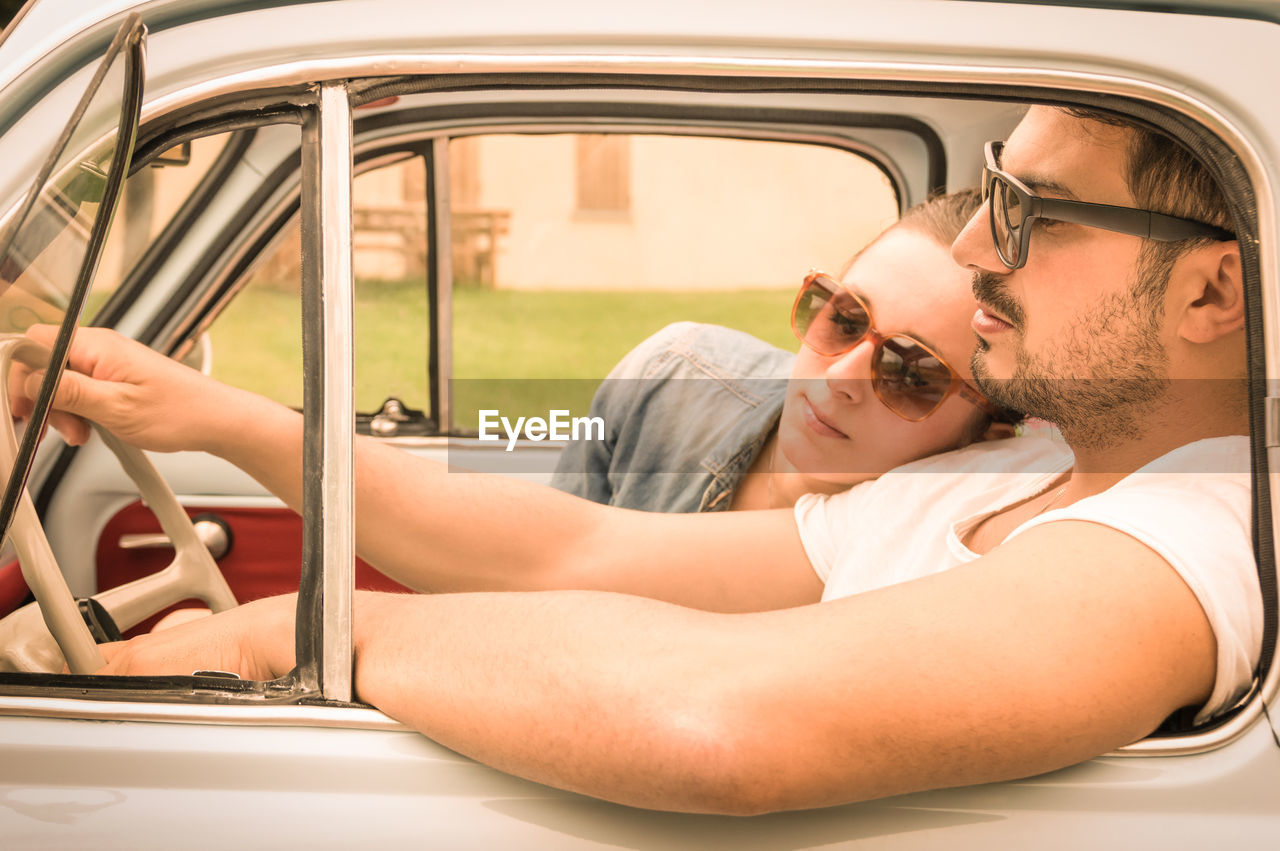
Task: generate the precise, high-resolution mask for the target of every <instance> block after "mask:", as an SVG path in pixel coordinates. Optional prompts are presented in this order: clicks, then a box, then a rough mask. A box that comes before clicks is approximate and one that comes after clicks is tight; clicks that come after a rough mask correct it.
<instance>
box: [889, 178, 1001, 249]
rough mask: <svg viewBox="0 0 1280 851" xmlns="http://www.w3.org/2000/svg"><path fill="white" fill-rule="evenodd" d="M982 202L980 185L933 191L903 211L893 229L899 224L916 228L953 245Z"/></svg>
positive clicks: (939, 240) (947, 244) (945, 243)
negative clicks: (941, 192) (954, 189)
mask: <svg viewBox="0 0 1280 851" xmlns="http://www.w3.org/2000/svg"><path fill="white" fill-rule="evenodd" d="M981 206H982V194H981V193H979V192H978V190H977V189H961V190H960V191H959V192H949V193H947V194H945V195H933V196H931V197H929V198H926V199H925V200H924V201H921V202H920V203H919V204H916V205H915V206H914V207H912V208H911V209H909V210H907V211H906V212H905V213H903V214H902V218H900V219H898V221H897V223H895V224H894V225H893V227H891V228H889V230H893V228H896V227H909V228H914V229H916V230H918V231H921V232H922V233H925V234H927V235H928V236H931V237H933V238H934V239H936V240H937V241H938V242H939V243H941V244H942V245H946V246H950V245H951V243H953V242H955V241H956V237H958V236H959V235H960V231H962V230H964V226H965V225H967V224H968V223H969V219H971V218H973V214H974V213H976V212H978V208H979V207H981ZM886 233H887V231H886Z"/></svg>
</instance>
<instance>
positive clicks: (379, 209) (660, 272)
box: [208, 133, 898, 436]
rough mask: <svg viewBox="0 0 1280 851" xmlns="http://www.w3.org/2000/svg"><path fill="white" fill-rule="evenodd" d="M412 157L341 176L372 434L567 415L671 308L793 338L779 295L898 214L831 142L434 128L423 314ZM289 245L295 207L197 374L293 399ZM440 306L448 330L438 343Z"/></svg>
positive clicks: (424, 234) (360, 404) (886, 190)
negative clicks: (444, 297)
mask: <svg viewBox="0 0 1280 851" xmlns="http://www.w3.org/2000/svg"><path fill="white" fill-rule="evenodd" d="M431 167H432V163H431V157H430V153H429V147H426V146H424V147H414V146H409V148H408V149H401V150H389V151H384V152H376V151H375V152H372V153H368V154H366V155H365V156H364V157H362V158H361V159H360V160H359V162H358V165H357V175H356V177H355V181H354V188H353V211H352V212H353V224H354V242H353V253H354V258H353V259H354V270H355V338H356V350H355V383H356V387H355V397H356V410H357V412H358V414H359V417H360V421H361V428H362V430H365V431H371V432H372V433H374V434H378V435H383V436H404V435H408V434H458V435H467V434H472V433H474V432H475V431H476V428H477V425H478V412H479V411H480V410H482V409H498V410H502V411H504V413H505V412H508V411H511V412H513V413H514V414H515V415H517V416H522V415H534V414H536V413H544V414H545V412H546V411H548V410H550V409H552V408H563V409H568V410H571V411H574V412H583V413H585V411H586V407H587V406H588V405H589V403H590V399H591V395H592V393H593V392H594V390H595V387H596V385H597V384H598V382H599V380H600V379H601V378H603V377H604V376H605V375H606V374H607V373H608V371H609V370H610V368H611V367H612V366H613V365H614V364H615V363H616V362H617V361H618V360H619V359H620V358H621V357H622V356H623V355H624V354H626V352H627V351H629V350H630V349H631V348H632V347H634V346H635V345H636V344H638V343H639V342H641V341H642V340H644V339H645V338H646V337H648V336H649V335H651V334H653V333H654V332H656V331H658V330H659V329H661V328H662V327H663V326H665V325H667V324H669V323H672V322H676V321H680V320H694V321H702V322H714V323H719V324H724V325H729V326H731V327H735V328H740V329H742V330H745V331H748V332H749V333H752V334H754V335H756V336H758V337H760V338H761V339H764V340H766V341H768V342H771V343H773V344H775V345H778V346H781V347H783V348H788V349H794V348H795V341H794V338H793V337H792V335H791V332H790V330H789V327H788V325H787V312H788V310H789V309H790V304H791V299H792V298H793V296H794V294H795V287H796V286H797V285H798V282H799V281H800V279H801V278H802V277H803V276H804V274H805V272H806V271H808V269H809V268H810V267H815V268H824V269H828V270H833V271H837V272H838V271H839V269H840V268H841V267H842V266H843V265H844V263H845V261H846V260H847V259H848V257H849V256H850V255H851V254H852V253H853V252H855V251H856V250H857V249H858V248H860V247H861V246H862V245H864V244H865V243H866V242H867V241H868V240H869V239H870V238H871V236H872V235H873V234H875V233H878V232H879V231H880V230H881V229H882V228H883V227H884V226H885V225H886V224H888V223H889V222H891V221H893V220H894V219H895V218H896V216H897V211H898V200H897V190H896V188H895V187H894V186H893V185H892V184H891V182H890V181H889V179H888V178H887V177H886V176H885V174H884V173H883V172H882V171H881V170H880V169H879V168H878V167H876V166H875V165H874V164H873V163H871V162H870V161H869V160H867V159H866V158H864V157H862V156H860V155H858V154H855V153H853V152H851V151H847V150H842V149H838V148H833V147H827V146H820V145H812V144H799V143H793V142H771V141H759V140H747V139H732V138H712V137H700V136H674V135H660V134H624V133H616V134H580V133H549V134H536V135H534V134H510V133H502V134H474V135H468V136H459V137H456V138H453V139H450V140H449V142H448V172H447V174H448V183H449V191H448V198H449V210H448V213H449V216H448V219H449V221H448V226H449V232H450V249H451V250H450V258H449V259H450V261H451V262H450V264H449V265H450V267H451V269H452V275H451V282H452V287H451V288H450V292H449V307H448V309H447V311H446V315H445V316H444V317H443V319H440V317H438V316H437V311H438V310H439V309H440V308H439V304H438V303H437V304H434V305H433V303H432V299H433V297H432V289H433V285H432V274H431V273H432V264H433V263H434V261H433V259H432V258H431V257H430V256H429V245H430V244H431V222H430V215H431V209H430V207H431V205H430V204H429V203H428V195H429V192H428V173H429V170H430V169H431ZM744 199H745V201H744ZM300 258H301V249H300V229H299V226H298V224H297V222H296V221H295V222H294V223H293V224H292V225H291V226H290V227H288V228H286V229H285V231H284V232H283V233H281V234H280V235H279V236H278V237H277V238H276V240H275V241H274V244H273V247H272V248H271V250H270V251H268V252H267V253H266V254H265V255H263V256H262V257H261V258H260V259H259V260H258V262H257V263H256V265H255V266H254V269H253V271H252V273H251V274H250V275H249V277H248V279H247V281H246V282H245V283H244V284H243V286H242V287H241V288H240V289H239V292H238V294H237V295H236V296H235V298H234V299H232V300H231V302H230V303H229V305H228V306H227V307H225V308H224V309H223V310H222V312H221V313H220V314H219V315H218V317H217V319H216V320H215V321H214V322H213V323H212V324H211V325H210V326H209V328H208V331H209V336H210V340H211V342H212V352H213V354H212V363H211V372H212V374H213V376H214V377H216V378H218V379H219V380H222V381H226V382H228V383H231V384H235V385H238V386H241V387H246V388H248V389H251V390H254V391H256V392H259V393H262V394H264V395H266V396H269V397H271V398H273V399H275V400H277V401H279V402H282V403H284V404H287V405H289V406H291V407H295V408H301V406H302V377H301V376H302V344H301V337H300V335H299V334H298V328H299V327H300V323H301V315H300V312H299V311H300V306H299V305H300V300H299V287H300V281H301V259H300ZM437 300H438V296H437ZM438 321H444V322H446V323H447V327H448V330H449V334H448V339H447V340H440V341H438V343H437V342H436V341H433V334H432V329H433V328H434V327H436V325H437V322H438ZM439 346H444V347H446V348H447V352H445V353H444V354H443V356H442V353H441V352H440V350H439ZM436 373H440V377H439V379H438V384H439V385H440V387H441V388H442V389H444V390H445V392H447V393H448V394H449V399H448V403H447V405H446V409H447V410H448V411H449V412H450V414H449V415H448V421H447V422H444V421H442V419H441V409H440V400H439V395H438V394H437V391H436V389H435V386H434V385H433V383H432V378H431V376H432V375H433V374H436Z"/></svg>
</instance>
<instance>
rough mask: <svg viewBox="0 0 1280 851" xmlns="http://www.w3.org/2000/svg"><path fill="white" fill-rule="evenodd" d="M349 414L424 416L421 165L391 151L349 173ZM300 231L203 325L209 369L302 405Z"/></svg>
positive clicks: (293, 230)
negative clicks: (392, 407)
mask: <svg viewBox="0 0 1280 851" xmlns="http://www.w3.org/2000/svg"><path fill="white" fill-rule="evenodd" d="M353 207H354V209H353V214H354V221H355V240H354V255H355V256H354V261H355V276H356V283H355V338H356V353H355V383H356V388H355V389H356V410H357V411H359V412H361V413H365V414H369V413H374V412H376V411H378V410H379V409H381V408H382V407H383V403H384V402H385V401H386V400H387V399H388V398H395V399H398V400H399V401H400V403H401V405H402V407H403V408H404V409H406V410H408V411H410V412H412V411H422V412H424V414H429V413H430V384H429V380H428V375H427V358H428V352H429V346H430V339H431V336H430V320H429V313H428V307H427V282H426V263H427V257H426V246H427V210H426V167H425V163H424V161H423V159H422V158H421V157H419V156H416V155H404V154H399V155H394V156H391V157H388V158H386V159H384V160H381V161H379V162H377V163H375V164H374V166H373V167H372V168H369V169H368V170H363V171H362V172H361V173H360V174H358V175H357V176H356V179H355V187H354V195H353ZM301 259H302V253H301V237H300V230H299V225H298V224H297V222H296V221H295V223H294V224H293V225H291V226H290V227H289V228H288V229H287V230H286V232H285V233H284V234H283V235H282V236H281V237H280V238H279V239H278V240H277V241H276V243H275V245H274V247H273V248H272V250H271V251H270V252H269V254H268V255H267V256H266V257H264V258H263V259H262V260H261V261H260V262H259V263H258V264H257V266H256V267H255V269H254V271H253V273H252V275H251V276H250V278H249V281H248V282H247V283H246V284H245V285H244V287H243V288H242V289H241V290H240V292H239V293H238V294H237V295H236V297H235V298H234V299H233V301H232V302H231V304H230V305H229V306H228V307H226V308H225V309H224V310H223V311H222V313H221V314H220V315H219V316H218V318H217V319H216V320H215V321H214V323H213V324H212V326H210V328H209V335H210V338H211V340H212V349H213V352H214V356H213V370H212V371H213V375H214V377H216V378H218V379H219V380H221V381H225V382H227V383H229V384H235V385H237V386H240V387H245V388H248V389H250V390H253V391H255V392H258V393H262V394H263V395H265V396H268V397H270V398H272V399H275V400H276V401H278V402H282V403H284V404H286V405H289V406H291V407H294V408H301V407H302V338H301V333H300V329H301V327H302V314H301V306H300V305H301V285H302V283H301V282H302V271H301Z"/></svg>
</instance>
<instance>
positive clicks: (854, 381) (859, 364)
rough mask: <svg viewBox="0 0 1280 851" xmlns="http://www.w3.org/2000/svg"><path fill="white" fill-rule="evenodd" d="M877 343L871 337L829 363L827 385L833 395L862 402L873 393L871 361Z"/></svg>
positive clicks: (833, 358)
mask: <svg viewBox="0 0 1280 851" xmlns="http://www.w3.org/2000/svg"><path fill="white" fill-rule="evenodd" d="M875 349H876V345H875V343H874V342H872V340H871V339H870V337H869V336H868V337H867V338H866V339H864V340H862V341H861V342H860V343H858V345H856V346H854V347H853V348H852V349H850V350H849V351H847V352H845V353H844V354H842V355H837V356H834V357H832V358H831V361H830V363H828V364H827V371H826V375H825V376H824V377H825V378H826V381H827V387H828V389H830V390H831V393H832V395H834V396H836V397H839V398H842V399H845V400H846V401H849V402H861V401H862V400H863V399H864V398H866V396H867V395H868V394H869V393H871V377H872V376H871V361H872V358H873V357H874V355H875Z"/></svg>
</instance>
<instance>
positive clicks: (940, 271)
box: [843, 228, 977, 369]
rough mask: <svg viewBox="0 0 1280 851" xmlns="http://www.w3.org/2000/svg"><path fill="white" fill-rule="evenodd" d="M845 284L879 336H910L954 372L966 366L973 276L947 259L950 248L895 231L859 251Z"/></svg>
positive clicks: (905, 231) (909, 231)
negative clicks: (867, 312)
mask: <svg viewBox="0 0 1280 851" xmlns="http://www.w3.org/2000/svg"><path fill="white" fill-rule="evenodd" d="M843 283H844V284H845V285H846V286H848V287H849V288H850V289H852V290H854V291H855V292H857V293H858V294H859V295H860V296H862V297H863V298H864V299H865V300H866V302H867V304H868V305H869V306H870V307H871V310H872V312H873V313H874V315H875V322H876V328H877V330H879V331H880V332H881V333H890V334H892V333H902V334H909V335H911V336H913V337H917V338H919V339H920V341H921V342H923V343H928V344H929V345H930V346H933V347H935V348H937V349H938V350H939V352H940V353H941V354H942V355H943V356H944V357H946V358H947V360H948V361H952V360H954V361H956V362H955V363H952V366H954V367H956V368H957V369H961V368H962V364H963V365H967V363H968V360H969V355H970V354H971V353H972V351H973V347H974V345H975V341H974V335H973V331H972V329H971V328H970V325H969V323H970V321H971V320H972V318H973V312H974V310H976V309H977V300H976V299H975V298H974V296H973V286H972V276H971V274H970V273H969V272H968V271H967V270H965V269H963V268H961V267H960V266H958V265H956V263H955V261H954V260H952V259H951V247H950V246H944V245H942V244H941V243H939V242H938V241H937V240H935V239H934V238H933V237H931V236H928V235H927V234H924V233H922V232H920V231H917V230H912V229H910V228H895V229H893V230H891V231H889V232H888V233H886V234H885V235H884V236H882V237H881V238H880V239H878V240H876V241H875V242H874V243H872V244H871V245H869V246H867V248H866V249H864V250H863V252H862V253H861V254H860V255H859V256H858V258H857V260H855V261H854V263H853V265H852V266H851V267H850V268H849V271H848V273H847V274H846V275H845V278H844V282H843Z"/></svg>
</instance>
